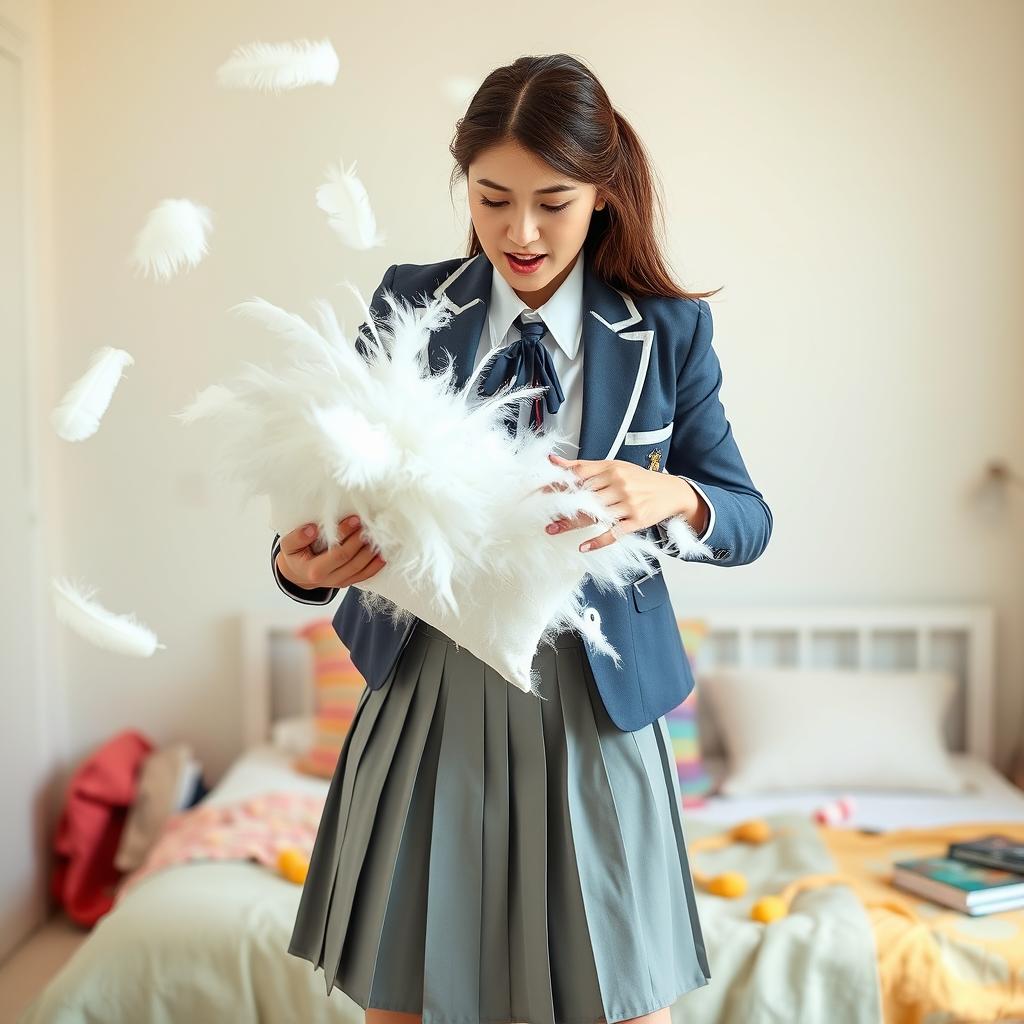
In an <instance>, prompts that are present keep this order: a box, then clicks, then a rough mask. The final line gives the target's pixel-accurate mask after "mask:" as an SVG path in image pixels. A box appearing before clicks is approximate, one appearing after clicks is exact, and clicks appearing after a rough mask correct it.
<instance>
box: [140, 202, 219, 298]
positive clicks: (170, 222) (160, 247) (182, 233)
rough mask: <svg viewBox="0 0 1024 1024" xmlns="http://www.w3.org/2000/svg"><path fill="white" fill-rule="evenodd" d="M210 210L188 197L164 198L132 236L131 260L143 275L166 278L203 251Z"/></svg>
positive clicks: (200, 256) (204, 251) (187, 264)
mask: <svg viewBox="0 0 1024 1024" xmlns="http://www.w3.org/2000/svg"><path fill="white" fill-rule="evenodd" d="M210 216H211V214H210V210H209V209H207V208H206V207H205V206H200V205H199V204H198V203H194V202H192V200H191V199H165V200H164V201H163V202H162V203H160V205H159V206H157V207H156V209H154V210H151V211H150V213H149V216H148V217H147V218H146V223H145V224H144V225H143V227H142V230H141V231H140V232H139V234H138V236H137V237H136V239H135V252H134V253H133V257H132V258H133V260H134V263H135V267H136V269H137V270H138V271H141V272H142V273H143V274H144V275H146V276H148V275H150V274H152V275H153V276H154V277H157V278H163V279H164V280H167V279H168V278H170V277H173V276H174V275H175V274H177V273H178V271H179V270H181V269H182V267H185V266H188V267H194V266H195V265H196V264H197V263H199V261H200V260H201V259H202V258H203V257H204V256H205V255H206V235H207V232H208V231H209V230H210Z"/></svg>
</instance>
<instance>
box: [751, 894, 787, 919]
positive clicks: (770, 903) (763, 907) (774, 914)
mask: <svg viewBox="0 0 1024 1024" xmlns="http://www.w3.org/2000/svg"><path fill="white" fill-rule="evenodd" d="M787 913H789V911H788V910H787V909H786V904H785V901H784V900H782V899H781V898H780V897H778V896H762V897H761V898H760V899H759V900H758V901H757V902H756V903H755V904H754V905H753V906H752V907H751V908H750V916H751V917H752V918H753V919H754V920H755V921H760V922H761V923H762V924H771V923H772V921H778V919H779V918H780V917H785V916H786V914H787Z"/></svg>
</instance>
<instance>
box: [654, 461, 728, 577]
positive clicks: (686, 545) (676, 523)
mask: <svg viewBox="0 0 1024 1024" xmlns="http://www.w3.org/2000/svg"><path fill="white" fill-rule="evenodd" d="M662 472H668V471H667V470H664V469H663V470H662ZM680 476H681V477H682V479H683V480H685V481H686V482H687V483H688V484H689V485H690V486H691V487H692V488H693V489H694V490H695V491H696V492H697V493H698V494H699V495H700V496H701V498H703V499H704V501H705V502H706V503H707V506H708V525H707V526H706V527H705V528H704V532H703V533H702V534H701V535H700V536H699V537H698V536H697V533H696V531H695V530H694V529H693V527H692V526H691V525H690V524H689V523H688V522H687V520H686V517H685V516H683V515H675V516H669V517H668V518H667V519H663V520H662V521H661V522H660V523H657V524H656V525H657V528H658V534H659V535H660V537H661V540H662V543H663V546H664V547H665V549H666V551H667V552H668V554H670V555H673V556H676V557H681V558H684V559H685V558H714V552H713V551H712V550H711V548H710V547H709V546H708V544H707V543H706V541H707V539H708V537H710V536H711V534H712V532H713V531H714V529H715V506H714V503H713V502H712V501H711V499H710V498H709V497H708V496H707V493H706V492H705V491H704V488H703V487H701V486H700V484H698V483H697V482H696V481H694V480H693V479H691V478H690V477H688V476H682V474H680Z"/></svg>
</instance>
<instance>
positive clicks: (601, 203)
mask: <svg viewBox="0 0 1024 1024" xmlns="http://www.w3.org/2000/svg"><path fill="white" fill-rule="evenodd" d="M604 207H605V198H604V196H602V195H600V194H598V197H597V202H596V203H594V209H595V210H603V209H604Z"/></svg>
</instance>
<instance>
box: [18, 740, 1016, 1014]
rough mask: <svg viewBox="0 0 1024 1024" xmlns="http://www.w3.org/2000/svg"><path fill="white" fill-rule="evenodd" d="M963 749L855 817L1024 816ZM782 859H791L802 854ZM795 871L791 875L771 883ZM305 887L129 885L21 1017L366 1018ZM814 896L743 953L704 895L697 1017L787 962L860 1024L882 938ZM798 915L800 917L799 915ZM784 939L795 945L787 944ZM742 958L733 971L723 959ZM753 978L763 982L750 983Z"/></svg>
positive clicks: (921, 821)
mask: <svg viewBox="0 0 1024 1024" xmlns="http://www.w3.org/2000/svg"><path fill="white" fill-rule="evenodd" d="M291 760H292V755H289V754H287V753H284V752H283V751H281V750H279V749H277V748H275V747H273V746H271V745H269V744H266V745H262V746H257V747H254V748H252V749H251V750H249V751H248V752H247V753H246V754H244V755H243V756H241V757H240V758H238V759H237V760H236V761H235V763H234V764H233V765H232V766H231V768H230V769H229V770H228V772H227V773H226V774H225V775H224V777H223V778H222V779H221V780H220V781H219V782H218V783H217V785H216V786H215V787H214V788H213V789H212V790H211V792H210V793H209V794H208V795H207V797H206V801H207V802H208V803H212V804H227V803H231V802H233V801H236V800H242V799H245V798H247V797H250V796H255V795H257V794H260V793H270V792H274V791H279V790H290V791H293V792H294V791H296V790H299V791H302V792H306V793H314V794H326V792H327V788H328V785H329V783H328V781H327V780H325V779H317V778H314V777H311V776H307V775H303V774H300V773H298V772H296V771H295V770H294V769H293V768H291V766H290V764H291ZM956 761H957V765H958V770H959V771H961V772H963V773H964V774H965V775H966V776H967V777H968V778H969V780H970V782H971V785H972V788H971V789H970V790H969V791H967V792H965V793H964V794H962V795H957V796H949V795H943V796H929V795H927V794H922V793H917V794H878V793H874V794H853V795H855V796H857V797H858V798H859V803H858V813H857V816H856V818H855V819H854V821H853V822H852V823H851V824H852V825H853V827H874V828H881V829H892V828H899V827H905V826H912V825H918V826H926V825H933V824H939V823H949V822H953V821H971V820H978V821H991V820H1005V819H1007V818H1011V819H1013V818H1020V819H1022V820H1024V795H1022V794H1021V793H1020V792H1019V791H1018V790H1015V789H1014V787H1012V786H1011V785H1010V783H1009V782H1007V781H1006V780H1005V779H1003V778H1002V776H1000V775H999V774H998V773H997V772H995V771H994V770H993V769H992V768H991V767H989V766H987V765H985V764H983V763H981V762H979V761H977V760H976V759H972V758H966V757H959V758H956ZM709 768H710V769H711V771H712V773H713V774H716V773H717V774H720V772H721V769H722V763H721V762H717V763H716V762H714V761H712V762H710V764H709ZM835 795H836V794H835V793H827V792H814V793H811V792H808V793H795V794H780V795H775V796H771V797H742V798H735V797H733V798H728V797H712V798H711V799H710V800H709V801H708V803H707V805H706V806H705V807H703V808H693V809H688V810H687V811H686V813H685V815H684V818H686V819H687V820H689V821H690V823H691V824H690V829H689V832H688V834H689V835H691V836H696V835H701V834H705V833H706V832H707V830H708V828H709V827H711V826H714V827H716V828H717V823H719V822H736V821H741V820H744V819H746V818H751V817H764V816H768V815H779V814H792V815H795V816H796V817H795V818H794V821H793V825H794V828H792V829H791V830H790V832H791V835H792V836H797V834H798V833H799V831H800V828H801V827H803V825H804V821H805V820H806V819H804V818H803V816H804V815H805V814H806V815H809V814H810V812H811V811H812V810H813V809H814V808H815V807H817V806H819V805H820V804H821V803H822V802H824V801H825V800H827V799H831V798H834V797H835ZM779 820H782V819H779ZM800 843H801V844H802V845H800V846H799V849H792V850H789V851H788V853H789V858H790V860H791V861H793V863H795V864H796V865H797V867H798V868H801V869H802V870H825V869H826V867H827V864H825V863H824V862H822V863H818V861H817V860H815V859H814V857H815V856H817V857H819V858H820V857H822V856H824V849H823V848H821V845H820V843H819V842H817V839H816V836H815V834H814V833H813V831H808V833H807V834H806V835H805V836H804V837H803V838H802V839H801V840H800ZM779 851H782V852H784V851H785V847H784V845H779ZM781 855H782V853H781V852H780V853H779V856H781ZM762 859H763V858H762ZM765 863H766V864H767V861H766V862H765ZM780 863H781V862H780ZM758 864H760V861H758ZM787 865H788V866H787V870H789V868H792V866H793V865H792V864H789V862H787ZM761 868H764V865H763V864H762V865H761ZM755 869H758V865H757V864H752V865H751V867H750V869H749V870H750V871H754V870H755ZM780 870H781V868H780ZM794 870H795V869H794ZM791 873H792V872H791ZM797 874H799V871H797ZM788 877H789V876H788V875H785V874H784V873H783V874H779V875H778V877H777V878H776V877H775V876H773V877H772V881H773V882H778V881H780V880H782V881H785V880H788ZM298 896H299V888H298V887H297V886H295V885H292V884H291V883H289V882H286V881H284V880H283V879H282V878H280V877H278V876H275V875H274V874H273V873H272V872H270V871H268V870H267V869H266V868H264V867H262V866H259V865H256V864H252V863H241V862H230V861H228V862H214V863H195V864H187V865H182V866H179V867H175V868H172V869H169V870H165V871H162V872H158V873H156V874H155V875H153V876H151V877H150V878H148V879H146V880H144V881H143V882H142V883H141V884H140V885H139V887H138V888H137V889H136V890H134V891H133V892H129V893H127V894H126V896H125V898H124V899H123V901H122V902H121V903H120V904H119V905H118V906H117V907H116V908H115V909H114V911H113V912H111V913H109V914H107V915H106V916H105V917H104V918H102V919H101V920H100V922H99V923H98V924H97V926H96V927H95V928H94V929H93V933H92V934H91V935H90V936H89V938H88V940H87V941H86V942H84V943H83V944H82V945H81V946H80V947H79V948H78V950H77V951H76V952H75V955H74V956H73V957H72V958H71V959H70V960H69V961H68V963H67V964H65V966H64V968H63V969H62V970H61V971H60V972H59V973H58V974H57V976H56V977H55V978H53V980H52V981H51V982H50V984H49V985H47V987H46V988H45V989H44V991H43V992H42V993H41V994H40V996H39V997H38V998H37V1000H36V1001H35V1002H34V1004H33V1005H32V1006H31V1007H30V1008H29V1009H28V1010H26V1012H25V1014H24V1015H23V1016H22V1017H21V1018H19V1020H20V1021H21V1022H22V1024H92V1022H94V1021H99V1020H102V1021H104V1024H119V1022H125V1024H129V1022H130V1024H136V1022H139V1021H147V1022H150V1024H177V1022H180V1021H183V1020H188V1021H189V1022H190V1024H207V1022H209V1024H213V1022H216V1024H222V1022H223V1021H225V1020H265V1021H270V1022H277V1021H282V1022H283V1021H291V1020H296V1021H299V1020H301V1021H303V1024H339V1022H341V1024H361V1022H362V1020H363V1013H362V1011H361V1010H360V1009H359V1007H358V1006H357V1005H356V1004H355V1003H354V1002H352V1000H350V999H349V998H348V997H347V996H345V995H344V994H343V993H340V992H338V991H335V992H334V993H332V996H331V998H330V999H328V998H326V997H325V995H324V977H323V974H322V972H316V973H314V972H313V971H312V970H311V968H310V965H309V964H308V963H306V962H305V961H302V960H300V959H299V958H297V957H292V956H289V955H288V954H287V953H286V950H285V947H286V945H287V941H288V936H289V934H290V930H291V926H292V923H293V921H294V917H295V912H296V909H297V904H298ZM808 899H809V900H810V902H808V903H807V904H806V906H805V911H806V914H810V915H811V918H812V919H813V921H814V923H815V927H816V928H817V929H818V930H817V931H816V932H814V935H815V936H816V938H815V939H814V942H813V943H810V944H808V942H807V941H806V936H805V937H804V938H803V939H801V937H800V934H799V929H797V931H796V932H793V929H786V928H783V929H782V930H777V931H776V932H775V933H773V934H774V935H775V936H776V939H777V940H778V942H777V943H776V944H775V945H772V944H768V945H766V946H765V947H764V948H763V949H762V948H761V947H758V946H757V945H756V944H755V945H754V946H751V947H750V948H747V947H746V946H744V947H742V948H743V950H744V952H743V955H742V956H739V955H738V954H737V949H739V948H740V947H738V946H737V942H736V939H737V936H738V935H739V936H745V939H744V941H745V942H747V943H748V945H749V942H750V941H752V939H751V936H752V935H753V934H754V932H751V926H750V923H749V922H747V921H743V920H733V919H732V917H730V916H729V914H732V913H734V908H729V907H726V908H725V910H726V911H728V912H729V913H725V912H723V910H722V907H721V906H719V905H718V904H715V905H712V903H711V902H710V901H713V900H714V898H713V897H709V896H705V895H704V894H703V893H699V894H698V900H699V902H700V903H701V907H702V910H701V913H702V919H704V920H705V921H706V926H707V930H706V933H705V937H706V939H707V940H708V941H709V942H711V943H713V944H714V945H715V949H716V951H717V965H718V979H719V985H718V986H717V987H715V986H709V987H708V988H706V989H704V990H701V991H702V992H703V993H704V996H703V999H702V1000H698V999H695V998H694V996H697V997H699V996H701V993H700V992H698V993H690V994H688V996H687V997H686V998H687V999H689V1002H688V1004H687V1010H688V1013H689V1019H691V1020H693V1021H695V1022H696V1021H700V1022H701V1024H705V1022H707V1024H723V1022H724V1021H727V1020H730V1019H733V1018H731V1017H730V1016H729V1010H728V1005H729V1003H730V1000H732V1001H735V999H736V998H738V995H737V993H738V992H739V990H740V986H741V982H742V986H743V992H744V993H745V997H744V998H747V999H748V1001H751V1002H750V1005H751V1006H753V1005H757V1004H758V1001H759V1000H761V999H762V997H763V996H764V994H765V992H768V991H771V992H772V993H773V999H774V1000H775V1002H778V1000H779V998H781V997H780V996H779V993H778V989H779V985H780V984H782V982H783V981H785V979H786V978H787V977H788V975H787V974H786V971H787V970H789V971H790V974H792V973H793V972H794V971H796V975H798V977H796V976H795V980H794V978H790V981H791V982H792V984H793V986H794V991H799V992H801V993H803V995H806V994H807V992H808V991H809V989H808V986H809V985H810V984H811V982H812V981H813V982H814V984H816V985H819V987H820V988H821V989H822V991H826V990H827V991H829V992H834V990H835V987H836V985H837V984H839V983H840V982H842V983H844V984H847V983H848V984H850V985H852V986H853V987H854V988H855V989H856V991H857V998H856V999H852V1000H850V1001H849V1007H850V1009H849V1012H846V1013H845V1015H836V1013H835V1012H833V1017H832V1019H833V1020H835V1021H837V1022H838V1021H842V1022H843V1024H863V1021H864V1020H866V1019H869V1018H870V1008H871V1006H873V1005H874V1000H875V998H876V993H875V991H874V981H873V978H874V966H873V953H872V950H873V945H872V941H873V940H872V939H871V934H870V929H869V928H868V926H867V922H866V919H864V918H863V914H862V913H861V912H860V910H859V905H858V904H856V901H855V900H854V898H853V896H852V894H850V893H848V892H846V891H845V890H843V889H842V888H841V887H832V888H830V889H828V890H826V891H824V892H823V893H819V894H816V895H815V896H813V897H809V898H808ZM822 901H825V902H822ZM828 901H831V902H828ZM843 901H845V903H844V902H843ZM720 903H721V901H719V904H720ZM815 915H817V916H815ZM844 915H845V916H844ZM801 920H803V918H794V921H795V925H794V926H793V927H794V928H795V927H796V925H799V924H800V921H801ZM840 926H841V927H840ZM828 928H833V929H835V928H838V929H839V931H840V932H842V930H843V928H846V929H847V934H848V935H849V934H853V932H852V931H851V929H853V930H854V931H856V929H859V931H857V932H856V934H857V935H859V936H860V946H858V948H861V947H863V948H862V955H860V956H859V958H854V959H853V960H851V957H850V955H847V956H846V957H845V959H844V958H842V957H841V958H839V959H840V960H841V961H842V963H837V964H836V965H833V966H832V967H828V966H827V965H825V966H822V967H821V968H820V969H819V970H816V971H815V972H812V973H813V978H811V977H810V976H809V974H808V972H807V971H806V970H805V968H806V967H807V966H808V964H809V963H810V961H809V960H807V957H808V956H811V954H812V952H813V951H814V949H819V950H820V949H825V948H826V945H827V944H825V943H824V941H823V939H822V936H823V935H825V934H826V933H827V930H828ZM755 932H756V929H755ZM791 932H792V934H791ZM758 934H759V933H758ZM783 937H788V938H787V941H789V942H791V943H794V945H791V946H785V947H783V946H782V945H780V944H778V943H781V940H782V938H783ZM801 942H803V945H801ZM829 948H831V947H829ZM773 951H774V952H773ZM849 952H850V951H849V949H848V950H847V953H848V954H849ZM772 956H774V957H775V959H774V960H772ZM733 960H735V964H733V965H732V966H733V968H734V970H735V974H736V978H735V979H734V978H732V977H731V976H730V972H729V970H727V968H728V967H729V965H730V964H732V961H733ZM755 960H756V961H757V962H758V963H761V964H762V965H769V964H772V965H773V966H771V969H770V971H769V972H768V973H770V975H771V977H770V978H765V977H763V976H760V975H757V974H756V973H752V972H753V966H752V965H753V964H754V961H755ZM854 960H855V961H856V963H859V964H860V965H861V967H860V969H859V970H855V969H854V966H852V965H853V964H854ZM787 965H788V967H787ZM826 968H827V969H826ZM765 970H766V971H767V970H768V968H767V966H766V967H765ZM758 977H760V981H759V982H758V984H757V985H754V982H755V981H756V980H757V979H758ZM744 979H746V980H744ZM865 979H868V980H869V981H870V984H869V983H868V981H866V980H865ZM712 989H713V991H712ZM727 995H728V996H729V999H726V996H727ZM856 1007H861V1009H860V1010H856V1009H855V1008H856ZM865 1013H866V1014H867V1017H865ZM769 1017H770V1019H771V1020H777V1019H778V1018H777V1017H774V1016H770V1015H769V1016H768V1017H763V1016H762V1015H760V1014H757V1013H753V1012H751V1015H750V1016H749V1017H748V1019H750V1020H755V1019H756V1020H761V1019H769ZM790 1019H795V1018H790Z"/></svg>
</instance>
